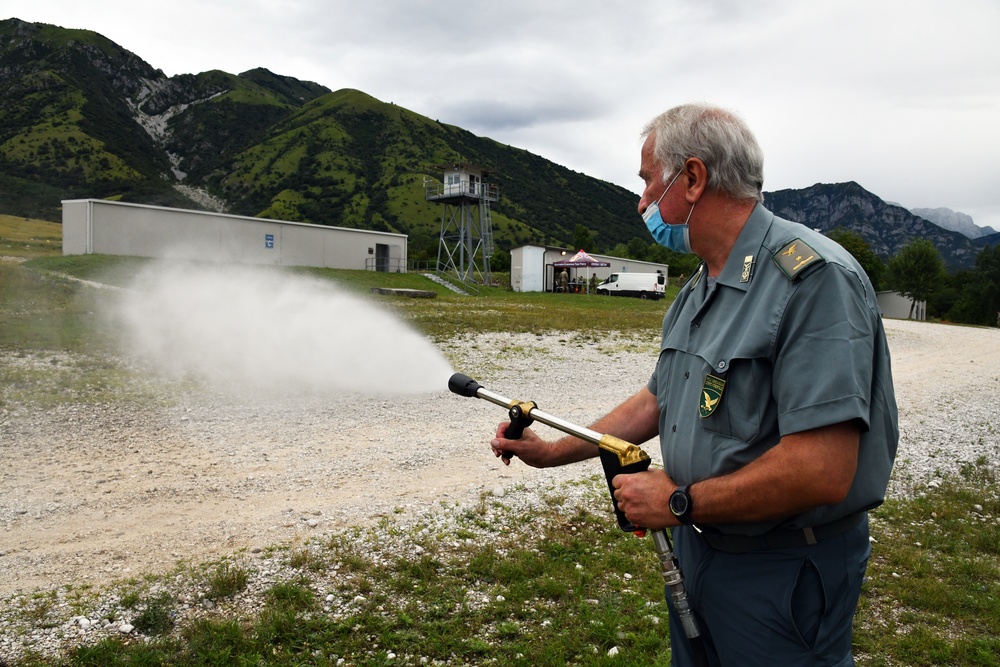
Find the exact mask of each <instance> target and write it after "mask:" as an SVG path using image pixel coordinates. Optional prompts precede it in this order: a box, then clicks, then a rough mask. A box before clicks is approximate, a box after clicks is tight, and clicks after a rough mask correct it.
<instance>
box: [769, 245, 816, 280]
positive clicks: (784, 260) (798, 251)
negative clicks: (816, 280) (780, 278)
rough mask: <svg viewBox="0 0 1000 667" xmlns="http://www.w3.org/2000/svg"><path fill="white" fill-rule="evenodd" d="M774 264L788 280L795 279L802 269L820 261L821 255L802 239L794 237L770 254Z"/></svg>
mask: <svg viewBox="0 0 1000 667" xmlns="http://www.w3.org/2000/svg"><path fill="white" fill-rule="evenodd" d="M772 259H774V262H775V264H777V265H778V266H779V267H781V270H782V271H784V273H785V275H786V276H787V277H788V279H789V280H795V279H796V278H797V277H798V276H799V274H801V273H802V270H803V269H805V268H806V267H807V266H812V265H813V264H815V263H816V262H822V261H823V257H822V255H820V254H819V253H818V252H816V251H815V250H813V249H812V248H810V247H809V246H808V245H806V244H805V242H804V241H803V240H802V239H795V240H794V241H792V242H791V243H787V244H785V246H784V247H782V248H781V250H779V251H778V252H776V253H774V255H773V256H772Z"/></svg>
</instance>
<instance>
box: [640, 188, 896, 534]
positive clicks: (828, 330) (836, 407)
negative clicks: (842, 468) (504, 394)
mask: <svg viewBox="0 0 1000 667" xmlns="http://www.w3.org/2000/svg"><path fill="white" fill-rule="evenodd" d="M710 282H712V283H713V284H709V283H710ZM648 387H649V390H650V391H651V392H652V393H653V394H655V395H656V397H657V403H658V404H659V408H660V424H659V426H660V447H661V450H662V453H663V463H664V467H665V468H666V471H667V473H668V474H669V475H670V476H671V478H672V479H673V480H674V481H675V482H677V483H678V484H692V483H694V482H697V481H700V480H703V479H706V478H709V477H716V476H719V475H723V474H726V473H729V472H732V471H734V470H736V469H738V468H740V467H742V466H744V465H745V464H747V463H748V462H750V461H753V460H754V459H756V458H757V457H759V456H760V455H761V454H763V453H764V452H766V451H767V450H768V449H770V448H771V447H773V446H774V445H775V444H777V443H778V441H779V440H780V438H781V437H782V436H783V435H787V434H790V433H798V432H800V431H805V430H808V429H813V428H818V427H821V426H829V425H832V424H837V423H840V422H845V421H850V420H859V422H860V423H861V424H862V431H863V432H862V435H861V446H860V451H859V457H858V470H857V474H856V476H855V479H854V484H853V486H852V487H851V490H850V493H849V494H848V496H847V499H846V500H845V501H844V502H843V503H841V504H839V505H836V506H824V507H820V508H817V509H814V510H812V511H809V512H806V513H804V514H801V515H798V516H795V517H788V518H787V519H786V520H783V521H775V522H770V523H759V524H733V525H726V526H716V527H717V528H719V529H720V530H722V531H723V532H726V533H733V534H744V535H756V534H760V533H763V532H766V531H767V530H770V529H771V528H774V527H776V526H779V525H780V526H783V527H792V528H804V527H807V526H816V525H820V524H824V523H827V522H829V521H834V520H836V519H838V518H841V517H843V516H846V515H847V514H850V513H853V512H856V511H859V510H864V509H869V508H871V507H875V506H877V505H879V504H880V503H881V502H882V501H883V500H884V497H885V490H886V486H887V484H888V480H889V473H890V472H891V470H892V464H893V460H894V459H895V456H896V445H897V441H898V437H899V431H898V427H897V414H896V400H895V396H894V393H893V387H892V373H891V369H890V362H889V349H888V346H887V343H886V338H885V330H884V329H883V327H882V317H881V312H880V311H879V308H878V305H877V303H876V300H875V292H874V290H873V289H872V286H871V283H870V281H869V280H868V277H867V276H866V275H865V273H864V271H863V270H862V269H861V267H860V266H859V265H858V264H857V262H856V261H855V260H854V258H853V257H852V256H851V255H850V253H848V252H847V251H846V250H844V249H843V248H842V247H840V246H839V245H837V244H836V243H834V242H833V241H831V240H829V239H827V238H826V237H824V236H823V235H821V234H819V233H817V232H814V231H812V230H811V229H808V228H807V227H804V226H803V225H800V224H798V223H794V222H789V221H787V220H782V219H781V218H778V217H776V216H775V215H774V214H773V213H771V212H770V211H768V210H767V209H766V208H764V207H763V206H762V205H760V204H758V205H757V207H756V208H755V209H754V211H753V213H752V214H751V216H750V218H749V220H748V221H747V223H746V225H745V226H744V228H743V231H742V232H741V233H740V236H739V238H738V239H737V241H736V244H735V246H734V247H733V250H732V252H731V253H730V255H729V259H728V261H727V262H726V265H725V267H724V268H723V270H722V273H720V274H719V276H718V279H717V280H715V281H709V279H708V277H707V267H706V266H705V265H704V264H703V265H702V266H701V267H699V270H698V272H696V273H695V274H694V275H693V276H692V277H691V279H690V280H689V281H688V283H687V284H686V285H685V286H684V287H683V288H682V289H681V291H680V293H679V294H678V296H677V299H676V300H675V301H674V303H673V304H672V305H671V307H670V309H669V310H668V311H667V314H666V316H665V317H664V319H663V341H662V344H661V351H660V357H659V359H658V361H657V364H656V369H655V371H654V372H653V376H652V377H651V378H650V381H649V385H648Z"/></svg>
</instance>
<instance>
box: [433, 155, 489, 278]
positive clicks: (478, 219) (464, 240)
mask: <svg viewBox="0 0 1000 667" xmlns="http://www.w3.org/2000/svg"><path fill="white" fill-rule="evenodd" d="M433 168H434V169H435V170H437V171H439V172H441V173H442V174H443V176H442V178H441V181H440V182H436V181H433V180H431V179H425V181H424V196H425V198H426V200H427V201H434V202H438V203H439V204H441V205H442V206H443V211H442V213H441V239H440V242H439V243H438V258H437V272H438V273H443V274H452V275H454V276H455V277H456V278H458V279H459V280H460V281H462V282H465V283H480V284H483V285H488V284H489V283H490V257H492V256H493V223H492V221H491V219H490V203H491V202H496V201H497V186H496V184H495V183H491V182H490V178H491V177H492V175H493V174H495V173H496V170H494V169H490V168H489V167H482V166H479V165H475V164H470V163H468V162H452V163H449V164H442V165H435V166H434V167H433Z"/></svg>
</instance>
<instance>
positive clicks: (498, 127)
mask: <svg viewBox="0 0 1000 667" xmlns="http://www.w3.org/2000/svg"><path fill="white" fill-rule="evenodd" d="M5 1H7V2H9V0H0V3H2V2H5ZM9 13H10V14H11V15H16V16H18V18H22V19H24V20H38V21H45V22H48V23H55V24H57V25H63V26H66V27H74V28H88V29H91V30H95V31H97V32H100V33H102V34H104V35H105V36H107V37H109V38H111V39H113V40H115V41H116V42H118V43H119V44H121V45H122V46H123V47H125V48H127V49H129V50H132V51H134V52H135V53H137V54H138V55H139V56H140V57H142V58H143V59H145V60H147V61H148V62H149V63H150V64H152V65H153V66H154V67H158V68H161V69H163V70H164V71H165V72H166V73H167V74H171V75H172V74H178V73H196V72H201V71H205V70H209V69H223V70H225V71H229V72H233V73H238V72H241V71H245V70H247V69H251V68H253V67H266V68H267V69H270V70H271V71H273V72H276V73H278V74H283V75H286V76H293V77H296V78H299V79H304V80H310V81H316V82H317V83H320V84H322V85H325V86H327V87H329V88H331V89H334V90H336V89H338V88H345V87H350V88H357V89H360V90H363V91H365V92H366V93H369V94H371V95H373V96H375V97H377V98H379V99H381V100H384V101H387V102H389V101H391V102H394V103H396V104H398V105H401V106H404V107H406V108H408V109H411V110H413V111H416V112H417V113H420V114H423V115H425V116H427V117H430V118H433V119H436V120H440V121H441V122H444V123H450V124H455V125H459V126H461V127H463V128H465V129H468V130H470V131H472V132H475V133H476V134H481V135H485V136H489V137H490V138H492V139H494V140H496V141H499V142H502V143H506V144H510V145H513V146H518V147H520V148H524V149H526V150H529V151H531V152H532V153H535V154H537V155H542V156H543V157H546V158H548V159H551V160H553V161H555V162H557V163H559V164H564V165H566V166H568V167H570V168H572V169H575V170H577V171H581V172H583V173H587V174H589V175H591V176H595V177H597V178H601V179H604V180H607V181H611V182H613V183H617V184H619V185H622V186H624V187H629V188H632V189H637V188H638V181H637V179H636V177H635V171H636V169H637V164H638V163H637V159H638V148H639V147H638V143H637V140H636V136H637V133H638V132H639V130H640V129H641V127H642V125H643V124H644V123H645V122H646V121H647V120H648V119H649V118H651V117H653V116H654V115H656V114H657V113H659V112H660V111H663V110H664V109H666V108H668V107H670V106H673V105H675V104H679V103H682V102H688V101H708V102H713V103H717V104H721V105H723V106H726V107H728V108H731V109H734V110H735V111H737V112H739V113H740V114H741V115H743V117H744V118H746V120H747V122H748V123H749V124H750V126H751V128H753V129H754V131H755V132H756V133H757V135H758V139H759V140H760V143H761V145H762V147H763V149H764V152H765V158H766V162H765V169H766V172H765V176H766V179H767V181H766V184H765V187H767V188H769V189H783V188H789V187H803V186H806V185H812V184H813V183H817V182H838V181H843V180H856V181H858V182H859V183H861V184H862V185H863V186H864V187H866V188H868V189H869V190H871V191H873V192H874V193H875V194H877V195H879V196H881V197H883V198H886V199H894V200H896V201H899V202H901V203H903V204H904V205H907V206H928V207H935V206H948V207H950V208H955V209H957V210H963V211H965V212H970V211H971V210H972V209H973V208H976V209H977V210H979V211H994V212H993V213H986V214H984V215H988V216H989V219H980V218H978V217H977V218H976V221H977V222H978V223H980V224H992V225H993V226H994V227H997V228H1000V218H998V217H997V214H996V213H995V211H996V210H997V209H998V208H1000V191H998V189H997V188H996V187H995V183H996V182H997V181H1000V157H998V156H1000V133H998V132H996V130H995V123H996V120H995V119H996V118H998V117H1000V40H998V39H996V37H995V35H996V32H997V28H998V27H1000V3H996V2H995V1H994V0H965V1H963V2H961V3H941V2H938V1H936V0H876V1H874V2H872V1H871V0H838V1H837V2H825V3H815V2H810V3H804V2H794V1H791V0H762V1H761V2H753V3H747V2H742V1H741V0H708V1H705V0H701V1H696V0H675V1H674V2H669V3H664V2H659V1H657V0H633V1H630V2H627V3H609V2H606V1H601V0H551V1H547V2H537V0H533V1H529V0H508V1H507V2H503V3H465V4H458V5H447V4H441V3H437V2H429V1H426V0H411V1H410V2H389V1H387V0H372V2H366V3H357V2H347V1H346V0H283V1H282V0H250V1H249V2H246V1H244V2H236V0H198V1H197V2H195V1H194V0H175V1H174V2H173V3H172V4H171V5H170V6H169V9H167V8H165V7H164V6H155V5H143V4H141V3H140V4H136V3H134V2H131V1H127V0H91V2H88V3H79V2H75V1H74V0H35V1H34V2H32V3H28V4H23V5H19V6H18V7H17V8H16V9H12V10H9ZM179 35H183V36H184V39H183V46H180V44H181V40H179V39H178V36H179Z"/></svg>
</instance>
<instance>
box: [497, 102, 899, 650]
mask: <svg viewBox="0 0 1000 667" xmlns="http://www.w3.org/2000/svg"><path fill="white" fill-rule="evenodd" d="M643 134H644V135H645V142H644V143H643V146H642V151H641V167H640V170H639V176H640V177H641V178H642V179H643V181H644V182H645V190H644V192H643V194H642V198H641V200H640V202H639V211H640V213H641V214H642V217H643V219H644V221H645V223H646V227H647V229H648V230H649V231H650V233H651V234H652V236H653V238H654V239H655V240H656V241H657V242H658V243H661V244H662V245H664V246H666V247H668V248H670V249H672V250H675V251H677V252H693V253H695V254H696V255H698V256H699V257H700V258H701V259H702V263H701V265H700V267H699V268H698V270H697V271H696V272H694V274H693V275H692V276H691V278H690V279H689V281H688V282H687V284H686V285H685V286H684V287H683V288H682V289H681V291H680V293H679V295H678V297H677V299H676V300H675V301H674V303H673V304H672V305H671V307H670V309H669V310H668V311H667V314H666V316H665V317H664V320H663V338H662V344H661V347H660V355H659V358H658V360H657V363H656V366H655V369H654V371H653V373H652V377H651V378H650V379H649V382H648V384H647V385H646V386H645V387H643V388H642V389H640V390H639V391H638V392H637V393H636V394H634V395H633V396H632V397H630V398H629V399H627V400H626V401H625V402H624V403H622V404H621V405H619V406H618V407H617V408H615V409H614V410H613V411H612V412H610V413H609V414H608V415H607V416H606V417H604V418H602V419H601V420H599V421H598V422H597V423H595V424H594V426H593V428H594V429H595V430H597V431H600V432H604V433H609V434H612V435H615V436H617V437H619V438H622V439H625V440H628V441H631V442H636V443H642V442H645V441H646V440H648V439H650V438H652V437H653V436H656V435H659V438H660V448H661V451H662V455H663V464H664V469H663V470H659V469H657V470H650V471H648V472H644V473H639V474H634V475H619V476H618V477H616V478H615V479H614V487H615V489H616V490H615V497H616V498H617V500H618V503H619V507H620V508H621V509H622V510H623V511H624V512H625V514H626V516H627V517H628V519H629V520H630V521H632V522H633V523H635V524H637V525H641V526H646V527H648V528H654V529H656V528H664V527H673V528H674V530H673V533H674V540H675V550H676V553H677V556H678V560H679V561H680V564H681V568H682V569H683V571H684V573H685V577H686V582H687V587H688V594H689V598H690V601H691V603H692V607H693V609H694V612H695V615H696V617H697V619H698V621H699V624H700V626H701V629H702V636H703V638H704V640H705V645H706V647H707V652H708V661H709V664H712V665H725V666H729V665H741V666H746V665H769V666H771V665H782V666H783V667H788V666H791V665H810V666H811V665H851V664H853V658H852V654H851V623H852V618H853V616H854V612H855V610H856V608H857V602H858V597H859V595H860V591H861V582H862V578H863V575H864V572H865V568H866V565H867V561H868V555H869V553H870V545H869V539H868V520H867V511H868V510H869V509H871V508H873V507H876V506H878V505H879V504H881V502H882V501H883V499H884V495H885V490H886V486H887V484H888V479H889V474H890V472H891V470H892V464H893V461H894V458H895V454H896V445H897V440H898V428H897V415H896V404H895V397H894V394H893V387H892V376H891V369H890V363H889V351H888V348H887V345H886V338H885V332H884V329H883V327H882V319H881V314H880V312H879V309H878V306H877V305H876V301H875V293H874V291H873V290H872V286H871V283H870V282H869V280H868V277H867V276H866V275H865V273H864V271H863V270H862V269H861V268H860V266H859V265H858V264H857V262H855V261H854V259H853V258H852V257H851V255H850V254H849V253H848V252H847V251H845V250H844V249H843V248H841V247H840V246H839V245H837V244H836V243H834V242H832V241H830V240H829V239H827V238H826V237H824V236H822V235H821V234H819V233H816V232H814V231H812V230H810V229H808V228H806V227H804V226H802V225H799V224H797V223H793V222H789V221H786V220H782V219H780V218H778V217H776V216H774V214H772V213H771V212H770V211H768V210H767V209H766V208H764V206H763V204H762V201H763V195H762V187H763V158H762V154H761V151H760V148H759V147H758V145H757V142H756V139H755V138H754V136H753V134H752V133H751V132H750V131H749V129H747V127H746V126H745V124H744V123H743V122H742V120H740V119H739V118H738V117H737V116H735V115H734V114H732V113H730V112H728V111H726V110H723V109H719V108H716V107H710V106H705V105H684V106H681V107H677V108H674V109H671V110H669V111H667V112H665V113H663V114H662V115H660V116H658V117H657V118H655V119H654V120H653V121H652V122H650V124H649V125H648V126H647V127H646V129H645V131H644V133H643ZM505 429H506V423H504V424H501V425H500V426H499V428H498V429H497V435H496V438H495V439H493V440H492V442H491V446H492V448H493V451H494V453H495V454H496V455H497V456H500V455H501V454H506V455H510V454H516V455H517V456H518V457H520V458H521V460H522V461H524V462H525V463H527V464H528V465H532V466H538V467H545V466H554V465H563V464H567V463H572V462H575V461H580V460H583V459H585V458H589V457H592V456H594V455H595V454H596V452H595V448H594V447H593V446H592V445H589V444H587V443H585V442H582V441H580V440H578V439H576V438H573V437H566V438H562V439H560V440H557V441H553V442H547V441H543V440H542V439H540V438H539V437H538V436H537V435H536V434H534V433H533V432H532V431H530V429H529V430H527V431H526V432H525V434H524V436H523V437H522V438H521V439H520V440H508V439H506V438H504V437H503V434H504V432H505ZM505 461H509V459H507V458H505ZM671 646H672V655H673V664H674V665H689V664H692V662H693V658H692V655H691V647H690V646H689V644H688V642H687V640H686V638H685V636H684V633H683V632H682V631H681V628H680V626H679V624H678V622H677V618H676V614H675V613H674V610H673V609H672V608H671Z"/></svg>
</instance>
